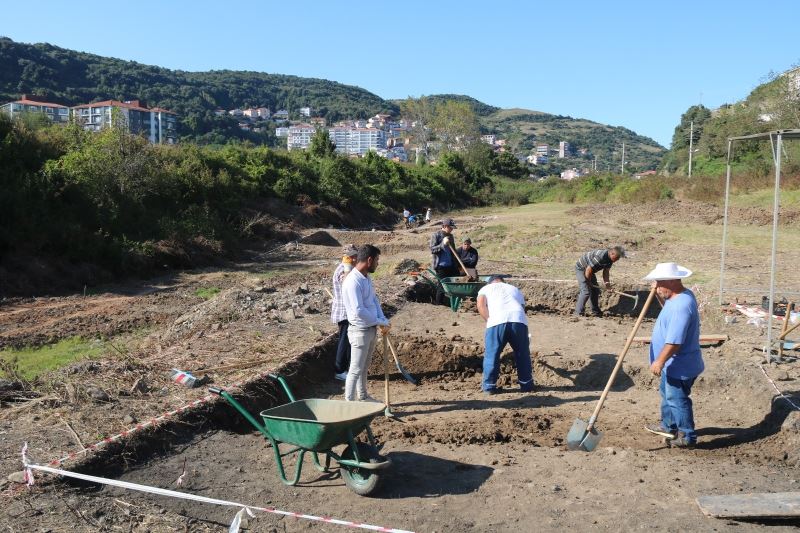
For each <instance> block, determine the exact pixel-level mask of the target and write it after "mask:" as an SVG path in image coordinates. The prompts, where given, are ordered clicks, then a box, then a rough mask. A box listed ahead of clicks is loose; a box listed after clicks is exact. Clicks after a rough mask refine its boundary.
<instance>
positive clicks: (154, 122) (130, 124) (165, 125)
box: [72, 100, 178, 144]
mask: <svg viewBox="0 0 800 533" xmlns="http://www.w3.org/2000/svg"><path fill="white" fill-rule="evenodd" d="M72 116H73V117H74V119H75V121H77V122H78V123H79V124H82V125H83V128H84V129H86V130H89V131H100V130H101V129H103V128H105V127H110V126H112V125H113V124H114V122H115V121H116V120H121V121H122V123H124V124H125V126H126V128H127V129H128V131H130V132H131V133H134V134H138V135H143V136H145V137H146V138H147V139H148V140H149V141H150V142H151V143H153V144H175V143H177V142H178V131H177V130H178V128H177V125H178V116H177V115H176V114H175V113H173V112H172V111H169V110H167V109H162V108H160V107H154V108H152V109H151V108H148V107H145V106H143V105H142V104H141V102H139V100H126V101H124V102H120V101H117V100H105V101H103V102H95V103H93V104H84V105H79V106H75V107H73V108H72Z"/></svg>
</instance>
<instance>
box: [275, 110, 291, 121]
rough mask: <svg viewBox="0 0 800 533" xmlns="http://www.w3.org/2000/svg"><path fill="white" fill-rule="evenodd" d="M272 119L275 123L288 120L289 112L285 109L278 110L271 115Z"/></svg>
mask: <svg viewBox="0 0 800 533" xmlns="http://www.w3.org/2000/svg"><path fill="white" fill-rule="evenodd" d="M272 118H273V119H274V120H275V122H280V121H282V120H289V112H288V111H286V110H285V109H279V110H277V111H275V113H273V114H272Z"/></svg>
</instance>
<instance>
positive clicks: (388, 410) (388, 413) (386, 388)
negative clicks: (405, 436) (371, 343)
mask: <svg viewBox="0 0 800 533" xmlns="http://www.w3.org/2000/svg"><path fill="white" fill-rule="evenodd" d="M379 333H381V332H380V330H379ZM383 394H384V399H385V402H384V403H385V404H386V411H385V413H384V414H385V415H386V416H392V411H391V402H390V400H389V337H387V336H386V334H385V333H384V334H383Z"/></svg>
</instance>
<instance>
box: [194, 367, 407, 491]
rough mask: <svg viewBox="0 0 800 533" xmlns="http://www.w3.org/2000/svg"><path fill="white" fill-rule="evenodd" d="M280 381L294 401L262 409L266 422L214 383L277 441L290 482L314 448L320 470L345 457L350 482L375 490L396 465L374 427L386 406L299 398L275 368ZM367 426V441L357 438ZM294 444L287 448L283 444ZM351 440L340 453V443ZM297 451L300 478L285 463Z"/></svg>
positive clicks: (352, 486) (345, 472)
mask: <svg viewBox="0 0 800 533" xmlns="http://www.w3.org/2000/svg"><path fill="white" fill-rule="evenodd" d="M270 377H272V378H274V379H277V380H278V382H280V384H281V386H282V387H283V390H284V391H286V395H287V396H288V397H289V403H287V404H284V405H279V406H278V407H273V408H271V409H266V410H264V411H261V418H262V419H263V421H264V423H263V424H261V423H259V422H258V420H256V418H255V417H254V416H253V415H252V414H251V413H250V412H249V411H248V410H247V409H245V408H244V407H243V406H242V405H241V404H240V403H239V402H237V401H236V399H234V397H233V396H231V395H230V393H228V392H227V391H225V390H222V389H217V388H211V389H209V390H210V391H211V392H213V393H215V394H219V395H220V396H222V398H224V399H225V401H227V402H228V403H229V404H231V405H232V406H233V407H234V408H236V410H237V411H239V413H241V414H242V416H244V417H245V418H246V419H247V421H248V422H250V423H251V424H252V425H253V426H254V427H255V428H256V429H258V431H260V432H261V433H262V434H263V435H264V437H266V438H267V440H268V441H269V442H270V444H272V450H273V452H274V454H275V462H276V463H277V465H278V474H279V475H280V477H281V481H283V482H284V483H285V484H286V485H296V484H297V482H298V481H299V480H300V473H301V471H302V469H303V458H304V457H305V454H306V452H311V457H312V459H313V461H314V466H315V468H317V470H319V471H320V472H327V471H328V470H329V468H330V462H331V459H333V460H335V461H336V462H338V463H339V468H340V473H341V475H342V478H343V479H344V482H345V484H346V485H347V487H348V488H349V489H350V490H352V491H353V492H355V493H356V494H358V495H360V496H367V495H369V494H371V493H372V492H374V491H375V490H376V489H377V488H378V486H379V484H380V480H381V473H382V471H383V470H384V469H386V468H388V467H389V466H390V465H391V461H390V460H389V459H388V458H387V457H383V456H381V455H380V454H379V453H378V447H377V445H376V444H375V437H374V436H373V434H372V431H371V430H370V428H369V424H370V422H371V421H372V419H373V418H374V417H375V416H376V415H379V414H383V412H384V408H385V406H384V405H383V404H382V403H375V402H345V401H339V400H320V399H308V400H295V398H294V395H293V394H292V391H291V390H290V389H289V385H288V384H287V383H286V380H285V379H283V377H281V376H276V375H272V374H270ZM362 432H365V433H366V435H367V442H362V441H358V440H356V437H358V436H359V435H360V434H361V433H362ZM281 444H284V445H289V446H291V449H289V450H286V451H284V452H281V449H280V445H281ZM339 445H347V447H346V448H345V449H344V451H342V454H341V455H338V454H337V453H336V452H334V451H333V448H334V447H335V446H339ZM318 453H324V454H325V466H322V465H321V464H320V461H319V457H318V456H317V454H318ZM293 454H297V464H296V466H295V472H294V478H293V479H292V480H289V479H287V478H286V473H285V471H284V468H283V458H284V457H285V456H287V455H293Z"/></svg>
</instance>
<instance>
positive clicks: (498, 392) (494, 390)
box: [483, 387, 503, 395]
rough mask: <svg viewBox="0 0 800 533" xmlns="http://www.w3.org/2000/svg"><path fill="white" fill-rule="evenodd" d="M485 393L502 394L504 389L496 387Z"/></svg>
mask: <svg viewBox="0 0 800 533" xmlns="http://www.w3.org/2000/svg"><path fill="white" fill-rule="evenodd" d="M483 392H485V393H486V394H490V395H493V394H501V393H502V392H503V387H495V388H493V389H488V390H485V391H483Z"/></svg>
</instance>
